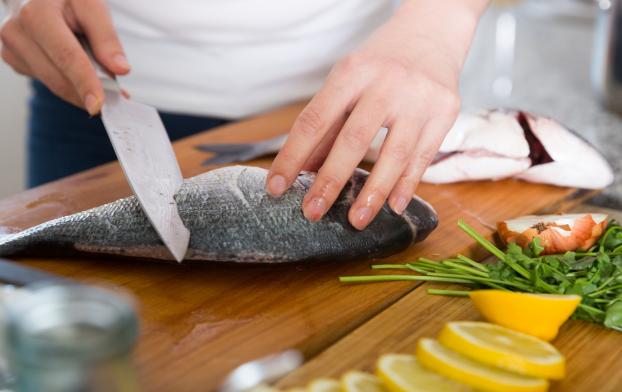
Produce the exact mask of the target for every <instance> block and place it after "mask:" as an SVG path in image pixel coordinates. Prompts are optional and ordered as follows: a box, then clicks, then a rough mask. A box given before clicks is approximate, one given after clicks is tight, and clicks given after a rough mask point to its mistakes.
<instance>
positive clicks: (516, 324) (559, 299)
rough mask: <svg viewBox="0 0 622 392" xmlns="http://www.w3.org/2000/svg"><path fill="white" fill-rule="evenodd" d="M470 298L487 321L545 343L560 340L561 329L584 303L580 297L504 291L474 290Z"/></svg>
mask: <svg viewBox="0 0 622 392" xmlns="http://www.w3.org/2000/svg"><path fill="white" fill-rule="evenodd" d="M469 295H470V297H471V301H472V302H473V305H475V308H477V310H478V311H479V312H480V313H481V314H482V316H484V318H485V319H486V320H488V321H490V322H493V323H495V324H499V325H503V326H504V327H508V328H512V329H514V330H516V331H520V332H524V333H527V334H529V335H533V336H536V337H539V338H540V339H544V340H546V341H550V340H553V339H554V338H555V336H557V332H558V331H559V327H560V326H561V325H562V324H563V323H564V322H565V321H566V320H568V318H569V317H570V316H571V315H572V313H573V312H574V310H575V309H576V308H577V306H578V305H579V303H580V302H581V297H580V296H578V295H554V294H530V293H515V292H510V291H503V290H474V291H471V292H470V294H469Z"/></svg>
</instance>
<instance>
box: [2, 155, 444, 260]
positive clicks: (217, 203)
mask: <svg viewBox="0 0 622 392" xmlns="http://www.w3.org/2000/svg"><path fill="white" fill-rule="evenodd" d="M266 176H267V170H265V169H262V168H256V167H248V166H231V167H225V168H220V169H217V170H213V171H210V172H207V173H204V174H201V175H199V176H196V177H193V178H190V179H187V180H185V181H184V183H183V185H182V186H181V188H180V189H179V191H178V192H177V194H176V195H175V201H176V202H177V205H178V211H179V215H180V217H181V219H182V221H183V223H184V225H185V226H186V227H187V228H188V229H189V230H190V233H191V236H190V244H189V248H188V252H187V253H186V257H185V259H186V260H204V261H220V262H248V263H262V262H263V263H282V262H293V261H303V260H334V259H340V260H346V259H353V258H367V257H377V256H383V255H388V254H392V253H396V252H399V251H401V250H403V249H405V248H406V247H408V246H409V245H411V244H412V243H414V242H416V241H421V240H423V239H424V238H425V237H426V236H427V235H428V234H429V233H430V232H431V231H432V230H434V228H435V227H436V225H437V215H436V212H435V211H434V210H433V209H432V207H430V205H429V204H427V203H426V202H424V201H423V200H421V199H418V198H413V200H412V201H411V202H410V204H409V205H408V207H407V208H406V211H405V212H404V214H403V215H401V216H400V215H397V214H395V213H394V212H392V211H391V210H390V209H389V208H388V207H387V206H386V205H385V206H384V207H383V208H382V210H381V211H380V213H379V214H378V216H377V217H376V219H374V221H373V222H372V223H371V224H370V225H369V226H368V227H367V228H366V229H365V230H362V231H358V230H356V229H354V228H353V227H352V226H351V225H350V224H349V222H348V219H347V215H348V210H349V208H350V206H351V205H352V202H353V201H354V199H355V197H356V195H358V193H359V191H360V190H361V188H362V186H363V184H364V182H365V179H366V178H367V176H368V173H367V172H365V171H363V170H360V169H357V171H356V172H355V173H354V174H353V177H352V179H351V180H350V181H349V183H348V184H347V185H346V187H345V188H344V190H343V191H342V192H341V194H340V196H339V198H338V199H337V201H336V202H335V204H334V206H333V207H332V208H331V209H330V210H329V211H328V213H327V214H326V216H325V217H324V218H322V219H321V220H320V221H319V222H315V223H312V222H309V221H307V220H306V219H305V217H304V215H303V213H302V210H301V205H302V200H303V197H304V195H305V194H306V192H307V191H308V189H309V188H310V186H311V184H312V183H313V180H314V178H315V174H313V173H306V172H305V173H303V174H301V175H300V176H298V178H297V179H296V181H295V182H294V184H293V185H292V187H291V189H290V190H289V191H288V192H287V193H286V194H285V195H283V196H282V197H279V198H274V197H272V196H269V195H268V194H267V193H266V192H265V181H266ZM76 251H79V252H90V253H97V254H109V255H122V256H134V257H142V258H152V259H166V260H170V259H171V256H170V253H169V252H168V251H167V250H166V248H165V247H164V245H163V244H162V242H161V240H160V239H159V237H158V235H157V233H156V232H155V230H154V229H153V227H152V226H151V224H150V223H149V220H148V218H147V216H146V215H145V214H144V212H143V211H142V209H141V207H140V204H139V203H138V201H137V200H136V198H135V197H133V196H132V197H128V198H124V199H120V200H117V201H115V202H112V203H109V204H105V205H102V206H100V207H96V208H93V209H90V210H87V211H83V212H79V213H77V214H73V215H69V216H66V217H62V218H58V219H55V220H52V221H49V222H46V223H42V224H41V225H38V226H35V227H33V228H30V229H27V230H24V231H22V232H20V233H16V234H12V235H8V236H4V237H0V255H3V256H6V255H15V254H49V253H54V254H56V253H58V252H76Z"/></svg>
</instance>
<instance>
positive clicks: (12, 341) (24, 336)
mask: <svg viewBox="0 0 622 392" xmlns="http://www.w3.org/2000/svg"><path fill="white" fill-rule="evenodd" d="M6 302H7V303H6V305H5V308H6V312H5V314H4V317H5V321H4V322H5V326H6V330H5V341H4V345H5V347H4V351H5V352H6V355H7V358H8V361H9V374H10V375H11V376H12V378H13V379H12V382H11V384H12V385H11V389H13V390H15V391H20V392H22V391H23V392H31V391H32V392H34V391H37V392H39V391H45V392H86V391H89V392H90V391H95V392H99V391H107V392H108V391H110V392H121V391H123V392H126V391H127V392H130V391H136V390H138V387H137V381H136V377H135V374H134V371H133V366H132V361H131V351H132V348H133V347H134V344H135V342H136V339H137V335H138V322H137V317H136V314H135V312H134V308H133V305H132V303H131V301H130V299H129V298H128V297H126V296H124V295H120V294H119V293H116V292H113V291H109V290H104V289H101V288H96V287H90V286H81V285H63V286H60V285H54V286H36V287H29V288H28V290H25V291H23V292H22V293H20V294H19V295H17V296H13V297H12V298H10V300H9V301H6Z"/></svg>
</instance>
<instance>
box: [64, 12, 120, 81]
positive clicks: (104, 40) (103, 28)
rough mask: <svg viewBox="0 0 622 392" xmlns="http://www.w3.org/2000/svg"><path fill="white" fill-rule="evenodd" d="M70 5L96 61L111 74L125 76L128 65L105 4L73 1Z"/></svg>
mask: <svg viewBox="0 0 622 392" xmlns="http://www.w3.org/2000/svg"><path fill="white" fill-rule="evenodd" d="M71 5H72V8H73V11H74V14H75V16H76V19H77V20H78V23H79V24H80V27H81V28H82V31H83V32H84V34H85V35H86V37H87V38H88V40H89V44H90V46H91V48H93V53H94V55H95V57H96V58H97V61H98V62H99V63H100V64H102V65H103V66H104V67H105V68H106V69H108V71H110V72H112V73H113V74H116V75H125V74H127V73H128V72H130V64H129V62H128V61H127V58H126V57H125V52H124V50H123V47H122V46H121V42H120V41H119V37H118V36H117V33H116V31H115V29H114V25H113V24H112V18H111V17H110V13H109V11H108V7H107V6H106V4H105V2H104V1H103V0H74V1H72V2H71Z"/></svg>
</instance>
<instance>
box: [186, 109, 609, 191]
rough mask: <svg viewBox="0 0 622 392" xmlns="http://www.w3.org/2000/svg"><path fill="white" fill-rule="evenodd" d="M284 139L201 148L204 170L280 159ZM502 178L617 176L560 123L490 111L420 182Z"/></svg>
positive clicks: (574, 181) (461, 124)
mask: <svg viewBox="0 0 622 392" xmlns="http://www.w3.org/2000/svg"><path fill="white" fill-rule="evenodd" d="M387 132H388V131H387V129H386V128H381V129H380V130H379V132H378V133H377V135H376V137H375V138H374V140H373V141H372V143H371V146H370V148H369V150H368V151H367V154H366V155H365V158H364V160H365V161H367V162H375V161H376V159H377V158H378V154H379V152H380V149H381V147H382V144H383V143H384V139H385V137H386V135H387ZM286 138H287V135H282V136H277V137H276V138H273V139H270V140H265V141H261V142H257V143H240V144H210V145H200V146H197V148H198V149H200V150H202V151H205V152H209V153H212V154H214V156H213V157H211V158H210V159H208V160H206V161H205V162H204V164H206V165H211V164H221V163H228V162H244V161H248V160H251V159H253V158H257V157H260V156H263V155H267V154H273V153H276V152H277V151H278V150H279V149H280V148H281V147H282V146H283V144H284V143H285V140H286ZM502 178H518V179H522V180H525V181H530V182H537V183H545V184H552V185H559V186H571V187H579V188H586V189H598V188H604V187H606V186H608V185H610V184H611V183H612V182H613V178H614V175H613V170H612V169H611V166H610V165H609V164H608V163H607V161H606V160H605V158H604V157H603V156H602V155H601V154H600V153H599V152H598V151H597V150H596V149H595V148H594V147H593V146H592V145H590V144H589V143H588V142H587V141H586V140H584V139H583V138H581V137H580V136H579V135H577V134H576V133H575V132H573V131H572V130H570V129H568V128H567V127H565V126H563V125H562V124H560V123H559V122H557V121H555V120H553V119H550V118H547V117H543V116H538V115H534V114H530V113H527V112H523V111H516V110H487V111H482V112H479V113H461V114H460V115H459V116H458V119H457V120H456V122H455V123H454V125H453V127H452V128H451V129H450V130H449V133H448V134H447V136H446V137H445V140H444V141H443V144H442V145H441V147H440V150H439V152H438V154H437V155H436V158H435V159H434V160H433V161H432V163H431V165H430V166H429V167H428V169H427V170H426V171H425V173H424V174H423V177H422V181H423V182H428V183H432V184H445V183H453V182H460V181H477V180H497V179H502Z"/></svg>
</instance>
